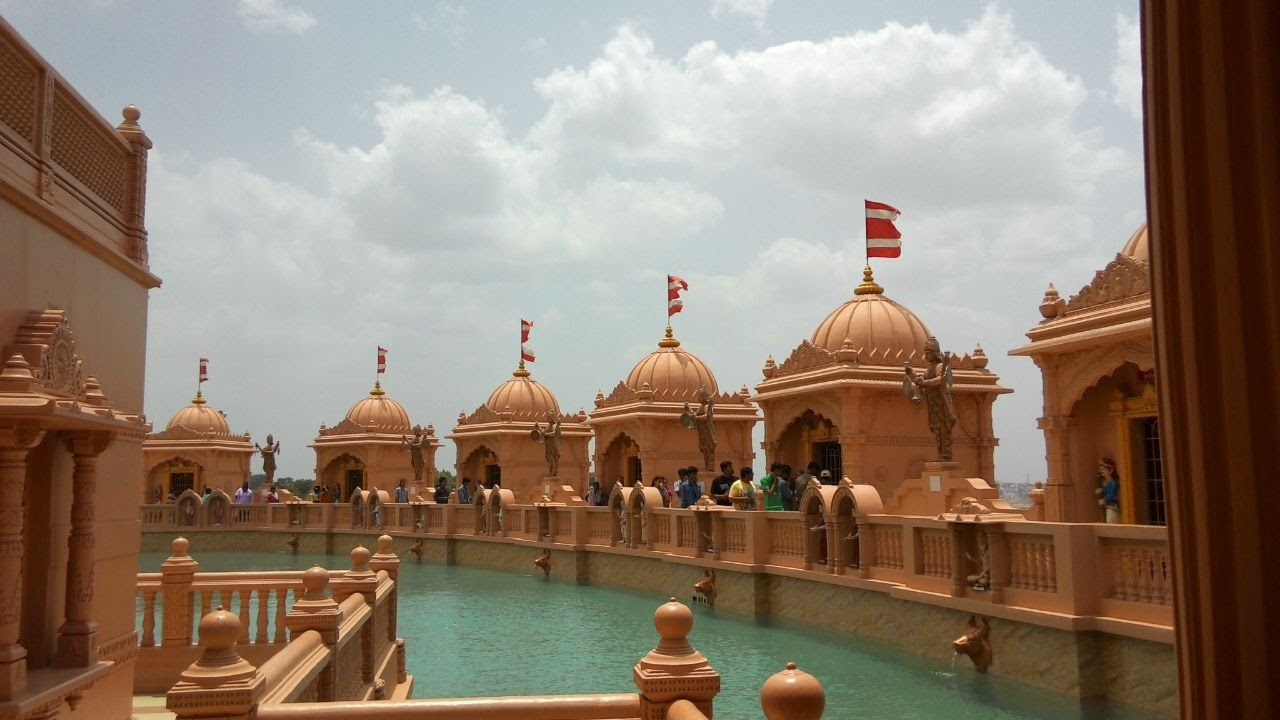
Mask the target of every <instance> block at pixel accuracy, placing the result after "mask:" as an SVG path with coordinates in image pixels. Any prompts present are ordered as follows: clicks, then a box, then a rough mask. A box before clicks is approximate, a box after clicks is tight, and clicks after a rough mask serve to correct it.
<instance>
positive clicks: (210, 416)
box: [166, 391, 231, 436]
mask: <svg viewBox="0 0 1280 720" xmlns="http://www.w3.org/2000/svg"><path fill="white" fill-rule="evenodd" d="M176 427H184V428H186V429H188V430H191V431H193V432H197V433H199V434H201V435H224V436H225V435H230V434H231V427H230V426H229V425H227V418H226V416H224V415H223V414H222V413H221V412H219V411H218V409H217V408H215V407H213V406H212V405H210V404H209V403H208V402H206V401H205V399H204V396H203V395H201V394H200V393H199V392H198V391H197V392H196V396H195V398H194V399H193V400H192V401H191V404H190V405H188V406H186V407H184V408H182V409H181V410H179V411H178V414H177V415H174V416H173V419H171V420H169V425H168V427H167V428H166V429H167V430H173V429H174V428H176Z"/></svg>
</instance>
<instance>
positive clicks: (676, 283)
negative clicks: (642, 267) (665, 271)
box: [667, 275, 689, 317]
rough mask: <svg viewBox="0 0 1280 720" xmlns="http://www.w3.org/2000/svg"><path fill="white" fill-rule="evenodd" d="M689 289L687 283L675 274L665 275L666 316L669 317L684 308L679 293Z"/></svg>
mask: <svg viewBox="0 0 1280 720" xmlns="http://www.w3.org/2000/svg"><path fill="white" fill-rule="evenodd" d="M688 289H689V283H687V282H685V281H684V279H683V278H678V277H676V276H675V275H668V276H667V317H671V316H672V315H675V314H676V313H678V312H680V311H681V310H683V309H684V301H683V300H681V299H680V293H682V292H684V291H685V290H688Z"/></svg>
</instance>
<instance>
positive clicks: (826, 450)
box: [813, 442, 844, 483]
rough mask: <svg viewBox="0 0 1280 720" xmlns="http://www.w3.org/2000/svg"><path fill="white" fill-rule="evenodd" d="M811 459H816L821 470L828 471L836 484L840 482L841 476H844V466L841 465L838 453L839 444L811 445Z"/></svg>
mask: <svg viewBox="0 0 1280 720" xmlns="http://www.w3.org/2000/svg"><path fill="white" fill-rule="evenodd" d="M813 457H814V458H816V460H817V462H818V464H819V465H821V466H822V469H823V470H830V471H831V477H832V479H833V480H835V481H836V482H837V483H838V482H840V477H841V475H843V474H844V465H843V464H841V458H842V455H841V453H840V443H839V442H817V443H814V444H813Z"/></svg>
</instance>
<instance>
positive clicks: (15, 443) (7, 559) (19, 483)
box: [0, 427, 44, 700]
mask: <svg viewBox="0 0 1280 720" xmlns="http://www.w3.org/2000/svg"><path fill="white" fill-rule="evenodd" d="M43 438H44V430H42V429H40V428H19V427H8V428H0V700H12V699H13V698H15V697H17V696H18V695H20V694H21V693H22V692H23V691H24V690H26V688H27V650H26V648H24V647H22V644H21V643H19V642H18V635H19V634H20V633H21V630H22V555H23V546H22V524H23V509H22V490H23V485H25V483H26V479H27V451H28V450H30V449H31V448H33V447H35V446H36V445H37V444H38V443H39V442H40V440H41V439H43Z"/></svg>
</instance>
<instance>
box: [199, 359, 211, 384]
mask: <svg viewBox="0 0 1280 720" xmlns="http://www.w3.org/2000/svg"><path fill="white" fill-rule="evenodd" d="M208 379H209V358H200V382H204V381H206V380H208Z"/></svg>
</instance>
